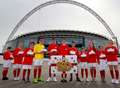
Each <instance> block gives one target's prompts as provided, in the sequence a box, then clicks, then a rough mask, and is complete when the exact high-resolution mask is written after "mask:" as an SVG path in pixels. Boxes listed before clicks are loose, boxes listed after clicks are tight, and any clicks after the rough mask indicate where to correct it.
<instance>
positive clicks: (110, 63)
mask: <svg viewBox="0 0 120 88" xmlns="http://www.w3.org/2000/svg"><path fill="white" fill-rule="evenodd" d="M108 65H118V61H109V62H108Z"/></svg>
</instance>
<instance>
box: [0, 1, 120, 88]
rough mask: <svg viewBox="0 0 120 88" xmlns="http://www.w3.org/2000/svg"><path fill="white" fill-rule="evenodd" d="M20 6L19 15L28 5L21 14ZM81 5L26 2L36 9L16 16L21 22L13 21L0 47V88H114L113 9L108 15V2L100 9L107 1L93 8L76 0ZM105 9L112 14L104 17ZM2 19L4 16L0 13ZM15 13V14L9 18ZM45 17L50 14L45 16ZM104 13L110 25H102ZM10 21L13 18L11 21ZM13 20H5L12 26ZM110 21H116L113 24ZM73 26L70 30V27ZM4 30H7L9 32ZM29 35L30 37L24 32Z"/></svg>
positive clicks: (116, 76) (116, 83) (116, 69)
mask: <svg viewBox="0 0 120 88" xmlns="http://www.w3.org/2000/svg"><path fill="white" fill-rule="evenodd" d="M41 1H42V0H40V3H41ZM1 2H2V1H1ZM11 2H12V1H11ZM16 2H17V1H15V3H16ZM20 2H22V0H21V1H20ZM20 2H19V1H18V2H17V3H16V5H17V4H18V3H19V5H20V10H24V9H25V8H26V7H25V6H27V5H24V6H23V7H24V8H23V7H21V5H23V4H21V3H20ZM24 2H25V1H24ZM81 2H83V3H81ZM81 2H79V1H77V0H75V1H74V0H50V1H47V2H44V3H42V4H39V3H38V2H36V4H35V1H34V3H33V2H32V3H31V2H30V1H29V2H28V3H29V4H30V3H31V5H32V4H34V5H37V6H34V7H32V6H31V5H29V6H31V7H30V8H32V9H29V10H28V11H27V9H26V11H27V12H26V13H27V14H25V13H24V14H23V15H21V14H19V15H21V17H20V19H19V20H20V21H18V20H17V21H16V23H15V24H16V25H15V27H14V28H12V30H11V32H10V33H9V35H8V37H7V38H6V41H5V43H4V45H3V46H2V47H0V48H1V51H2V53H0V54H1V56H0V88H8V87H11V88H49V87H52V88H99V87H100V88H101V87H104V88H108V87H109V88H119V84H120V77H119V75H120V72H119V56H120V53H119V44H118V40H117V39H118V36H117V35H119V34H117V33H115V32H113V31H112V29H114V31H115V30H116V28H117V27H116V25H115V24H116V23H117V22H116V21H117V19H115V18H114V17H116V18H117V15H116V14H115V13H114V11H115V10H116V9H115V10H114V11H112V10H113V8H111V7H112V6H110V7H109V4H110V1H109V4H108V2H107V3H106V4H105V7H104V6H103V5H104V3H105V2H106V1H104V3H103V2H102V0H101V1H100V2H99V1H97V2H96V3H94V0H93V1H91V2H89V1H85V2H84V1H82V0H81ZM5 3H6V2H5ZM90 3H91V4H90ZM98 3H99V4H98ZM101 3H102V4H101ZM24 4H25V3H24ZM89 4H90V5H89ZM94 4H96V5H95V6H96V7H94ZM112 4H113V2H112V3H111V5H112ZM8 5H9V4H8ZM19 5H18V6H19ZM101 5H102V6H101ZM107 5H108V6H107ZM1 6H2V5H0V7H1ZM13 6H14V5H13ZM69 6H70V7H69ZM89 6H90V7H89ZM106 6H107V8H111V9H110V12H109V10H108V9H107V10H106V12H107V15H106V14H105V13H106V12H104V10H105V8H106ZM114 6H116V5H114ZM8 7H9V6H8ZM68 7H69V8H68ZM100 7H102V8H100ZM6 8H7V7H6ZM10 8H11V7H10ZM16 8H17V6H16ZM27 8H28V7H27ZM43 8H45V9H43ZM62 8H63V9H62ZM78 8H79V9H78ZM56 9H59V13H60V14H59V13H57V14H59V15H56V16H55V14H56V12H57V11H58V10H56ZM74 9H75V10H77V11H78V13H77V12H76V11H75V10H74ZM117 9H118V8H117ZM13 10H14V8H13ZM17 10H18V9H17ZM43 10H44V12H43ZM65 10H66V11H65ZM69 10H70V12H71V14H70V13H69ZM79 10H81V11H79ZM10 11H11V10H10ZM74 11H75V12H74ZM102 11H103V12H102ZM6 12H7V9H6ZM8 12H9V11H8ZM11 12H12V11H11ZM20 12H21V11H20ZM23 12H24V11H23ZM53 12H55V13H53ZM65 12H66V13H65ZM117 12H118V11H117ZM1 13H4V12H2V11H1ZM16 13H17V11H16V12H14V14H16ZM18 13H19V12H18ZM43 13H44V16H43ZM47 13H51V14H49V15H46V14H47ZM52 13H53V14H54V15H53V14H52ZM63 13H64V16H63V17H62V15H63ZM72 13H74V15H73V14H72ZM98 13H99V14H98ZM101 13H104V14H101ZM108 13H111V15H112V17H111V18H112V19H113V20H112V21H111V23H110V20H111V18H110V17H108V19H107V16H110V15H109V14H108ZM112 13H114V15H113V14H112ZM38 14H39V16H38ZM67 14H68V15H70V16H68V15H67ZM76 14H77V15H76ZM86 14H89V15H86ZM4 15H5V14H4ZM19 15H18V16H17V18H19ZM105 15H106V16H105ZM10 16H11V18H12V15H10ZM40 16H41V18H40ZM46 16H47V17H46ZM48 16H50V18H52V16H53V18H55V20H54V19H53V18H52V20H51V19H49V17H48ZM73 16H75V18H74V17H73ZM85 16H86V17H85ZM42 17H43V18H42ZM68 17H69V18H68ZM76 17H78V18H77V19H76ZM6 18H7V17H6ZM14 18H15V17H14ZM59 18H60V19H59ZM73 18H74V19H73ZM83 18H84V19H83ZM103 18H104V19H103ZM109 18H110V19H109ZM36 19H37V20H36ZM38 19H39V20H40V21H38ZM43 19H44V20H47V21H44V20H43ZM75 19H76V20H75ZM7 20H8V19H7ZM12 20H14V19H13V18H12ZM12 20H10V21H11V23H12ZM74 20H75V22H74ZM114 20H116V21H115V23H114ZM49 21H50V25H49ZM68 21H72V22H68ZM80 21H81V22H80ZM85 21H87V22H85ZM93 21H94V22H93ZM95 21H96V22H95ZM8 22H9V21H8ZM41 22H42V23H43V24H44V25H43V24H42V23H41ZM44 22H45V23H44ZM57 22H58V23H57ZM107 22H108V23H107ZM2 23H4V22H2ZM5 23H7V21H6V22H5ZM73 23H74V24H75V25H71V24H73ZM118 23H119V22H118ZM108 24H110V25H108ZM38 25H40V27H38ZM47 25H48V26H47ZM51 25H54V26H51ZM60 25H61V26H60ZM65 25H67V26H65ZM77 25H79V26H77ZM113 25H115V27H114V26H113ZM5 26H6V29H8V30H9V28H11V27H9V28H7V25H5ZM13 26H14V25H13ZM34 26H37V27H38V28H37V27H34ZM44 26H45V27H44ZM57 26H58V27H57ZM0 27H1V26H0ZM110 27H111V28H112V29H111V28H110ZM118 28H119V27H118ZM22 29H25V30H24V31H26V32H25V33H22V32H24V31H23V30H22ZM90 29H91V31H90ZM98 29H99V30H98ZM103 29H104V30H103ZM2 30H3V29H2ZM28 30H30V31H29V32H27V31H28ZM32 30H34V31H32ZM101 30H102V31H101ZM96 31H98V33H97V32H96ZM99 32H104V33H99ZM118 32H119V31H118ZM104 34H105V35H104ZM107 34H108V35H107ZM2 40H4V39H2ZM1 63H2V65H1Z"/></svg>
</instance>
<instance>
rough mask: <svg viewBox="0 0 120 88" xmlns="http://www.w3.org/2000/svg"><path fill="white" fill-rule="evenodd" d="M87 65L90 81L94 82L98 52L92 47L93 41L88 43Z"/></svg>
mask: <svg viewBox="0 0 120 88" xmlns="http://www.w3.org/2000/svg"><path fill="white" fill-rule="evenodd" d="M88 63H89V67H90V74H91V78H92V81H95V79H96V67H97V64H98V51H97V50H96V48H95V47H94V43H93V41H89V47H88Z"/></svg>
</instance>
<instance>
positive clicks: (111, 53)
mask: <svg viewBox="0 0 120 88" xmlns="http://www.w3.org/2000/svg"><path fill="white" fill-rule="evenodd" d="M105 53H106V56H107V61H108V65H118V57H117V56H118V49H117V48H116V47H115V46H111V47H106V49H105Z"/></svg>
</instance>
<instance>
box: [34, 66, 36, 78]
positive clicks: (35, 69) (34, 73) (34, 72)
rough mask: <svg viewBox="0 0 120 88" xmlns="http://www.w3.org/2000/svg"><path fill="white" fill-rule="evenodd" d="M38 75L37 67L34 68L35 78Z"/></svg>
mask: <svg viewBox="0 0 120 88" xmlns="http://www.w3.org/2000/svg"><path fill="white" fill-rule="evenodd" d="M36 77H37V68H34V79H36Z"/></svg>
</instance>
